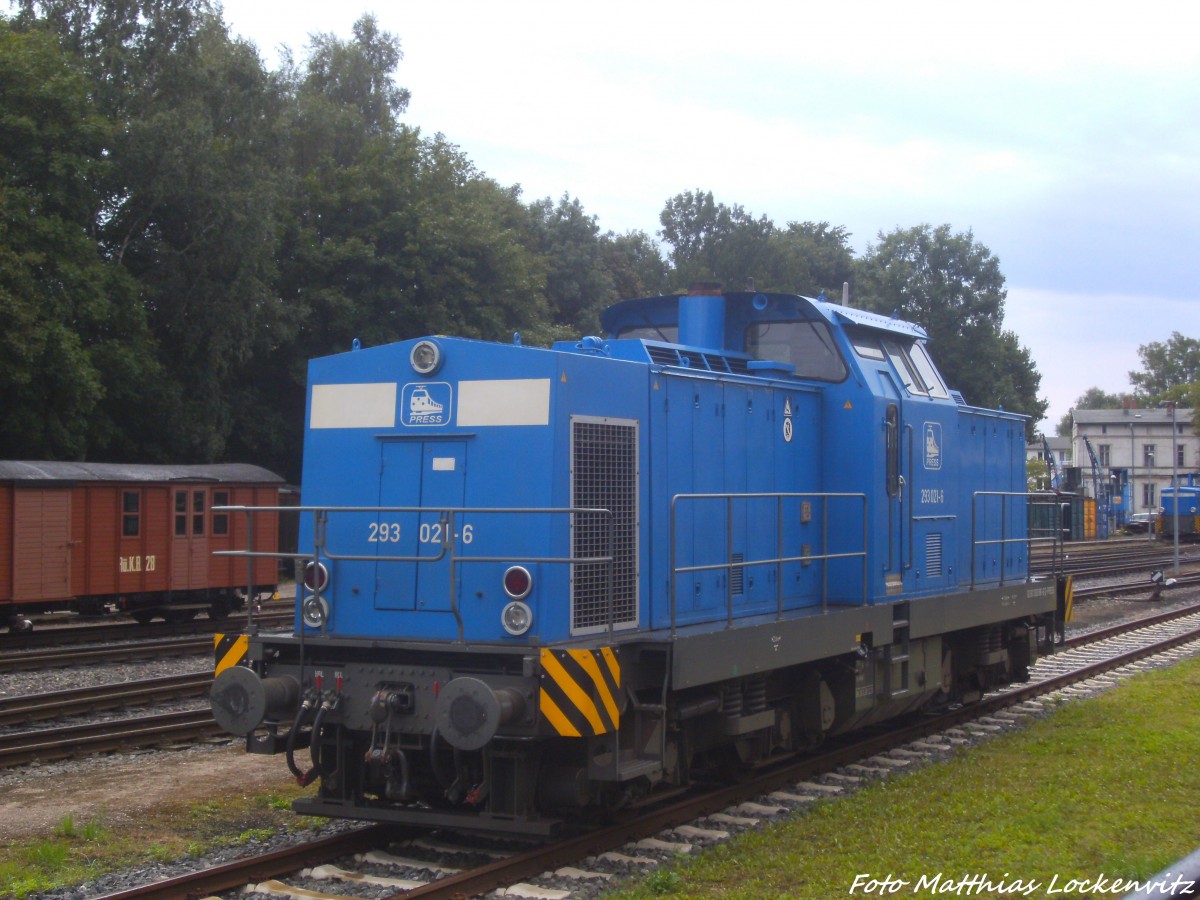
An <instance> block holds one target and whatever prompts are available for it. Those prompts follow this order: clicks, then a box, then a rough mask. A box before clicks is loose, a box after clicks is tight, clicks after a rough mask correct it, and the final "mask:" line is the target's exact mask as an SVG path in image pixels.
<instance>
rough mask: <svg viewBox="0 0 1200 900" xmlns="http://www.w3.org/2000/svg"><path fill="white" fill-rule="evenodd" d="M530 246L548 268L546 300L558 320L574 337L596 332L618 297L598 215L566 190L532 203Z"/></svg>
mask: <svg viewBox="0 0 1200 900" xmlns="http://www.w3.org/2000/svg"><path fill="white" fill-rule="evenodd" d="M529 217H530V228H529V234H530V237H531V238H532V248H531V249H533V250H534V251H535V252H536V253H538V254H539V255H540V256H541V257H542V261H543V265H544V267H545V271H546V299H547V302H548V303H549V305H550V314H551V316H552V317H553V324H554V325H562V326H566V329H565V331H566V333H567V335H568V336H570V337H575V336H578V335H580V334H584V333H586V334H595V333H596V331H597V329H598V322H599V320H600V316H599V314H600V310H601V309H603V308H604V307H605V306H607V305H609V304H610V303H612V302H613V301H614V300H616V299H618V297H617V292H616V288H615V286H614V282H613V278H612V276H611V274H610V273H609V271H608V265H607V259H606V257H605V253H604V244H603V242H602V240H601V237H600V227H599V226H598V225H597V224H596V217H595V216H589V215H588V214H587V213H585V212H584V209H583V205H582V204H581V203H580V202H579V200H578V199H576V198H572V197H570V196H568V195H567V194H563V196H562V197H561V198H559V201H558V203H557V204H554V203H552V202H551V200H550V198H549V197H546V198H545V199H543V200H537V201H535V202H533V203H531V204H530V205H529Z"/></svg>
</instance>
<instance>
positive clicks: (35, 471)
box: [0, 460, 283, 484]
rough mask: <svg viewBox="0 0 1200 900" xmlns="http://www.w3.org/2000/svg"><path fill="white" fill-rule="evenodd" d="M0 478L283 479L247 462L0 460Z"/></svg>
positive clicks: (69, 480)
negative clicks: (159, 463)
mask: <svg viewBox="0 0 1200 900" xmlns="http://www.w3.org/2000/svg"><path fill="white" fill-rule="evenodd" d="M0 481H13V482H26V483H29V482H58V483H64V482H66V483H74V482H81V481H97V482H98V481H115V482H131V481H141V482H178V481H206V482H216V483H221V484H282V483H283V479H282V478H281V477H280V476H278V475H276V474H275V473H274V472H271V471H269V470H267V469H264V468H262V467H260V466H252V465H249V464H248V463H205V464H202V465H194V466H184V465H145V464H141V463H94V462H57V461H49V462H29V461H21V460H0Z"/></svg>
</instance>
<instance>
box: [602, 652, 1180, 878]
mask: <svg viewBox="0 0 1200 900" xmlns="http://www.w3.org/2000/svg"><path fill="white" fill-rule="evenodd" d="M1198 695H1200V661H1197V660H1190V661H1186V662H1184V663H1181V664H1180V665H1177V666H1174V667H1172V668H1170V669H1163V670H1158V671H1155V672H1151V673H1147V674H1145V675H1141V676H1138V677H1136V678H1134V679H1131V680H1130V681H1129V682H1127V683H1126V684H1125V685H1123V686H1121V687H1119V688H1117V689H1114V690H1112V691H1109V692H1107V693H1105V694H1103V695H1100V696H1098V697H1094V698H1091V699H1087V700H1080V701H1076V702H1073V703H1069V704H1066V705H1064V706H1063V707H1062V708H1060V709H1058V710H1057V711H1056V712H1055V713H1054V714H1053V715H1051V716H1048V717H1046V718H1043V719H1040V720H1038V721H1036V722H1032V723H1030V724H1029V725H1028V726H1026V727H1025V728H1022V729H1021V730H1019V731H1015V732H1012V733H1010V734H1006V735H1001V736H999V737H997V738H994V739H992V740H990V741H988V742H986V743H984V744H982V745H978V746H975V747H972V748H971V749H970V750H969V751H967V752H960V753H959V754H957V755H956V757H955V758H953V759H952V760H950V761H948V762H946V763H943V764H939V765H933V766H928V767H925V768H923V769H920V770H918V771H916V772H912V773H910V774H908V775H902V776H892V777H890V778H888V779H886V780H883V781H879V782H874V783H871V784H869V785H868V786H866V787H865V788H864V789H862V790H861V791H859V792H858V793H857V794H856V795H855V796H854V797H852V798H849V799H846V800H842V801H819V802H818V803H817V804H815V805H814V806H813V807H810V808H809V809H808V810H807V811H806V812H805V813H802V814H799V815H797V816H796V817H794V818H793V819H791V820H789V821H788V822H787V823H785V824H783V825H781V826H779V827H776V828H774V829H772V830H771V831H769V832H751V833H747V834H745V835H743V836H741V837H740V838H737V839H735V840H733V841H731V842H729V843H727V844H725V845H723V846H721V847H718V848H716V849H714V850H713V851H711V852H709V853H706V854H704V855H703V856H701V857H698V858H696V859H689V860H681V861H679V862H678V863H676V864H674V865H672V866H670V867H668V868H666V869H663V870H660V871H658V872H655V873H653V874H652V875H651V876H650V877H648V878H647V879H646V880H645V881H644V882H643V883H641V884H638V885H635V886H632V887H626V888H624V889H621V890H618V891H614V892H612V894H611V895H607V896H611V897H613V898H623V900H638V898H648V897H663V896H667V897H678V898H687V897H718V896H719V897H725V898H752V897H753V898H758V897H796V898H814V900H824V898H835V897H836V898H844V897H847V896H859V897H934V896H948V897H964V896H970V897H980V898H989V897H1017V896H1033V897H1053V896H1056V893H1055V892H1056V891H1057V896H1059V897H1064V898H1081V897H1101V896H1106V897H1107V896H1114V897H1119V896H1121V895H1122V894H1124V893H1125V892H1126V890H1127V889H1124V890H1123V889H1121V888H1120V887H1119V886H1118V887H1117V888H1116V889H1115V890H1114V889H1113V887H1112V886H1111V883H1110V884H1108V885H1106V884H1103V883H1101V884H1096V883H1095V879H1097V878H1098V877H1099V876H1105V877H1107V878H1109V879H1112V880H1116V879H1133V880H1139V879H1140V880H1143V881H1144V880H1146V879H1147V878H1149V877H1150V876H1152V875H1154V874H1155V873H1157V872H1159V871H1160V870H1162V869H1164V868H1166V867H1167V866H1169V865H1170V864H1171V863H1173V862H1175V861H1176V860H1178V859H1180V858H1181V857H1183V856H1186V855H1187V854H1189V853H1191V852H1192V851H1193V850H1194V849H1196V847H1197V846H1200V806H1198V805H1197V804H1196V803H1195V798H1196V797H1197V796H1200V766H1197V765H1196V762H1197V760H1200V704H1198V703H1197V702H1196V697H1197V696H1198ZM856 878H857V879H858V882H857V887H856ZM922 879H924V881H922ZM1072 880H1082V881H1087V882H1091V884H1090V885H1083V884H1074V885H1073V884H1071V882H1072ZM988 882H990V886H989V884H988ZM852 888H855V889H854V890H853V892H852ZM868 889H870V892H869V893H868ZM1027 891H1028V893H1026V892H1027Z"/></svg>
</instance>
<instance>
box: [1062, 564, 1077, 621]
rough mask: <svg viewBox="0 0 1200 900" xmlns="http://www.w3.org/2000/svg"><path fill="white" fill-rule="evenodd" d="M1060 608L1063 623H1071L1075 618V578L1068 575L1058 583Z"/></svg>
mask: <svg viewBox="0 0 1200 900" xmlns="http://www.w3.org/2000/svg"><path fill="white" fill-rule="evenodd" d="M1058 608H1059V613H1060V614H1061V617H1062V621H1063V622H1064V623H1065V622H1070V621H1072V620H1073V619H1074V618H1075V576H1074V575H1068V576H1067V577H1066V578H1062V579H1059V582H1058Z"/></svg>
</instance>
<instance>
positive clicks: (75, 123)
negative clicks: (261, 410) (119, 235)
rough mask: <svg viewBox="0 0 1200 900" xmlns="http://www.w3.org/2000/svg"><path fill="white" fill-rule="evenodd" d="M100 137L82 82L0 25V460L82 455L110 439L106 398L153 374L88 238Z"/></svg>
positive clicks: (139, 328)
mask: <svg viewBox="0 0 1200 900" xmlns="http://www.w3.org/2000/svg"><path fill="white" fill-rule="evenodd" d="M108 137H109V131H108V126H107V123H106V122H105V120H104V119H103V118H102V117H100V116H98V115H97V114H96V112H95V109H94V107H93V104H92V102H91V100H90V98H89V96H88V83H87V80H86V78H85V77H84V76H83V75H82V74H81V73H80V72H78V71H77V70H76V69H75V68H74V67H73V66H72V64H71V62H70V60H69V59H68V58H67V57H66V56H64V55H63V54H62V53H61V52H60V51H59V50H58V48H57V46H56V42H55V40H54V39H53V38H52V37H51V36H50V35H48V34H45V33H43V32H39V31H32V32H25V33H21V32H17V31H14V30H12V29H11V28H10V27H9V25H8V24H7V23H5V22H3V21H0V311H2V312H3V316H2V318H3V321H4V322H5V327H4V328H3V329H0V355H2V356H3V359H4V365H3V366H0V394H3V396H4V398H5V401H4V403H5V414H4V416H2V417H0V454H2V455H4V456H7V457H10V458H11V457H17V458H21V457H25V458H29V457H33V458H48V459H71V458H82V457H83V456H85V455H87V454H88V453H89V452H92V453H93V454H94V453H95V452H97V451H98V450H99V451H102V450H103V449H104V448H105V447H106V446H107V445H109V444H111V443H113V442H115V441H117V438H116V436H115V431H116V430H117V429H116V426H115V424H114V419H113V418H112V417H113V416H114V415H116V414H117V412H118V410H116V409H114V408H113V407H112V406H111V405H106V400H107V401H119V399H120V398H122V397H124V396H126V394H127V392H128V389H129V385H130V384H137V383H139V381H141V380H152V378H148V376H151V375H152V373H153V366H152V365H151V364H149V362H148V361H147V359H146V357H145V344H146V337H147V335H146V329H145V321H144V318H143V317H142V316H141V314H140V309H139V308H138V307H137V305H136V304H135V303H134V295H133V293H132V291H131V290H130V284H129V282H128V281H127V279H126V278H125V277H124V276H123V273H122V272H121V271H120V270H119V269H118V268H117V267H115V266H113V265H111V264H109V263H108V262H106V261H105V259H104V258H103V256H102V255H101V253H100V252H99V249H98V247H97V243H96V241H95V239H94V238H93V236H92V235H91V233H90V231H91V228H92V225H93V224H94V213H95V210H96V208H97V207H98V206H99V204H100V193H99V190H98V185H99V184H100V183H101V182H102V180H103V173H104V169H105V166H106V161H105V160H104V150H105V147H106V145H107V141H108Z"/></svg>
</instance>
